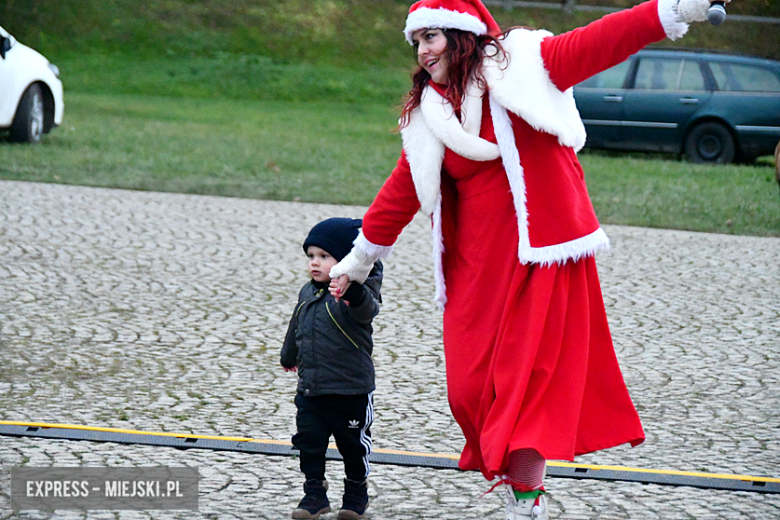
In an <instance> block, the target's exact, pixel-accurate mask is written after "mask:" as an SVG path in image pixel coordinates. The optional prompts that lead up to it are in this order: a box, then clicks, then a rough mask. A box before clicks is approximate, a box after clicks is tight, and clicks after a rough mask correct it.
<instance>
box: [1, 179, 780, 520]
mask: <svg viewBox="0 0 780 520" xmlns="http://www.w3.org/2000/svg"><path fill="white" fill-rule="evenodd" d="M364 209H365V208H361V207H345V206H331V205H318V204H301V203H284V202H267V201H253V200H238V199H228V198H218V197H203V196H189V195H176V194H162V193H141V192H130V191H118V190H105V189H91V188H81V187H65V186H55V185H44V184H33V183H21V182H0V420H12V421H35V422H52V423H75V424H82V425H93V426H104V427H114V428H128V429H138V430H146V431H174V432H191V433H195V434H208V435H224V436H248V437H253V438H260V439H280V440H289V438H290V435H291V434H292V432H293V431H294V405H293V402H292V397H293V392H294V389H295V383H296V381H295V376H294V375H292V374H288V373H285V372H283V371H282V370H281V369H280V368H278V351H279V348H280V345H281V340H282V337H283V334H284V331H285V327H286V322H287V319H288V314H289V312H290V311H291V309H292V307H293V306H294V303H295V298H296V294H297V291H298V289H299V287H300V285H301V284H302V283H304V281H305V271H304V256H303V253H302V250H301V248H300V243H301V241H302V240H303V238H304V237H305V235H306V232H307V231H308V229H309V228H310V226H312V225H313V224H314V223H316V222H317V221H319V220H320V219H323V218H326V217H330V216H352V217H359V216H361V215H362V213H363V211H364ZM606 230H607V233H608V234H609V235H610V237H611V238H612V243H613V247H612V249H611V250H609V251H607V252H604V253H601V254H599V256H598V261H599V266H600V273H601V276H602V282H603V291H604V295H605V300H606V304H607V312H608V315H609V319H610V323H611V326H612V330H613V333H614V339H615V344H616V349H617V353H618V356H619V359H620V362H621V365H622V367H623V370H624V374H625V377H626V381H627V384H628V387H629V389H630V391H631V394H632V396H633V398H634V400H635V402H636V405H637V408H638V410H639V412H640V415H641V416H642V419H643V422H644V426H645V429H646V433H647V442H646V443H645V444H644V445H642V446H640V447H637V448H634V449H630V448H624V447H620V448H616V449H613V450H608V451H605V452H600V453H596V454H592V455H589V456H587V457H582V458H580V459H578V462H583V463H591V464H616V465H625V466H633V467H643V468H652V469H675V470H683V471H705V472H714V473H741V474H750V475H758V476H770V477H780V381H779V379H780V239H777V238H755V237H734V236H726V235H713V234H702V233H688V232H677V231H662V230H652V229H643V228H630V227H619V226H609V227H607V228H606ZM429 248H430V246H429V236H428V225H427V223H426V221H425V219H424V218H422V217H418V218H416V219H415V220H414V221H413V223H412V224H411V225H410V226H409V227H408V228H407V230H406V231H404V233H403V234H402V236H401V238H400V240H399V243H398V245H397V247H396V253H395V254H394V255H393V257H392V258H391V259H389V260H388V261H387V262H386V282H385V285H384V291H383V293H384V298H385V304H384V306H383V309H382V312H381V314H380V316H379V318H378V319H377V321H376V329H377V333H376V344H377V346H376V349H375V359H376V365H377V378H378V389H377V392H376V410H377V413H378V421H377V422H376V424H375V426H374V427H373V428H372V431H373V433H374V436H375V446H376V447H378V448H387V449H403V450H409V451H418V452H437V453H458V452H459V451H460V448H461V446H462V443H463V439H462V437H461V434H460V432H459V430H458V427H457V425H456V424H455V423H454V421H453V420H452V418H451V416H450V413H449V410H448V407H447V402H446V390H445V384H444V362H443V356H442V351H441V317H440V315H439V313H438V311H436V310H435V307H434V305H433V304H432V303H431V300H432V297H433V284H432V274H431V268H430V262H429V258H430V253H429V251H430V249H429ZM159 464H163V465H170V466H176V465H188V466H197V467H199V468H200V472H201V475H202V476H203V478H204V480H203V481H202V482H201V495H200V510H199V512H198V513H196V514H193V513H182V512H121V513H120V512H96V511H93V512H89V513H78V512H57V513H45V512H23V513H19V512H12V511H10V510H9V509H8V506H9V497H8V493H9V479H8V475H9V473H8V468H9V467H10V466H19V465H21V466H50V465H56V466H67V465H78V466H150V465H159ZM0 465H2V473H0V520H4V519H8V518H31V519H32V518H36V519H37V518H51V519H55V518H56V519H65V518H67V519H75V518H88V519H102V518H111V519H114V518H120V519H136V518H139V519H147V518H152V519H168V518H196V519H212V518H213V519H223V518H225V519H232V518H236V519H255V518H257V519H272V520H276V519H281V518H288V517H289V513H290V511H291V510H292V509H293V508H294V506H295V504H296V503H297V501H298V499H299V498H300V494H301V478H300V475H299V473H298V470H297V465H296V460H295V459H293V458H288V457H266V456H250V455H243V454H234V453H225V452H209V451H205V450H188V451H177V450H174V449H170V448H151V447H142V446H122V445H116V444H94V443H88V442H67V441H47V440H40V439H13V438H8V437H5V438H3V437H0ZM328 471H329V475H330V479H331V482H332V489H333V492H332V493H331V498H332V499H334V500H333V501H334V502H336V504H339V503H340V500H339V498H340V492H341V489H342V487H341V484H340V474H341V472H340V467H339V464H337V463H335V462H332V463H329V464H328ZM488 487H489V486H488V485H487V483H486V482H485V481H484V480H483V479H482V477H481V476H480V475H479V474H477V473H465V472H457V471H444V470H438V471H437V470H428V469H421V468H401V467H393V466H379V465H375V466H374V467H373V472H372V477H371V485H370V494H371V496H372V499H373V502H372V505H371V508H370V509H369V511H370V513H371V518H373V519H376V520H379V519H400V518H411V519H416V518H426V519H428V518H430V519H460V520H470V519H474V520H476V519H491V518H492V519H500V518H502V512H503V507H502V504H501V500H500V497H499V495H498V493H493V494H491V495H488V496H486V497H484V498H480V495H481V494H482V493H483V492H484V491H486V490H487V489H488ZM548 488H549V491H550V493H549V496H550V499H551V510H552V515H551V517H552V518H557V519H572V520H575V519H576V520H585V519H600V520H601V519H629V518H630V519H663V520H670V519H680V520H683V519H684V520H691V519H701V520H711V519H715V518H740V519H777V518H780V496H778V495H761V494H756V493H737V492H728V491H711V490H697V489H692V488H685V487H678V488H675V487H660V486H653V485H641V484H629V483H598V482H593V481H577V480H568V479H550V481H549V482H548ZM326 518H335V515H332V516H330V517H326Z"/></svg>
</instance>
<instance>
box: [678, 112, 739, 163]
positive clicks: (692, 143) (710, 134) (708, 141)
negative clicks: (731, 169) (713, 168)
mask: <svg viewBox="0 0 780 520" xmlns="http://www.w3.org/2000/svg"><path fill="white" fill-rule="evenodd" d="M685 155H686V156H687V157H688V160H689V161H691V162H693V163H716V164H729V163H731V162H733V161H734V157H735V155H736V149H735V146H734V138H733V137H732V136H731V132H729V131H728V129H727V128H726V127H725V126H723V125H722V124H720V123H712V122H709V123H702V124H700V125H697V126H695V127H694V128H693V129H692V130H691V131H690V132H689V133H688V137H687V138H686V139H685Z"/></svg>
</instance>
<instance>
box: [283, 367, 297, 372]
mask: <svg viewBox="0 0 780 520" xmlns="http://www.w3.org/2000/svg"><path fill="white" fill-rule="evenodd" d="M282 368H283V369H284V371H285V372H297V371H298V367H292V368H287V367H282Z"/></svg>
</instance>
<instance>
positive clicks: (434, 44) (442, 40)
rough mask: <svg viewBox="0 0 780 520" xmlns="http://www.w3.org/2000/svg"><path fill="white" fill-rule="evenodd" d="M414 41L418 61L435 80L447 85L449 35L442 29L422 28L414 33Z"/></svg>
mask: <svg viewBox="0 0 780 520" xmlns="http://www.w3.org/2000/svg"><path fill="white" fill-rule="evenodd" d="M412 42H413V43H414V48H415V49H417V63H419V64H420V67H422V68H423V69H425V70H426V71H427V72H428V74H430V75H431V79H433V81H434V82H436V83H439V84H442V85H446V84H447V82H448V78H447V67H448V66H449V62H448V61H447V37H446V36H444V32H443V31H442V30H441V29H420V30H419V31H415V32H414V33H412Z"/></svg>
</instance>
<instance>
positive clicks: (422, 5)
mask: <svg viewBox="0 0 780 520" xmlns="http://www.w3.org/2000/svg"><path fill="white" fill-rule="evenodd" d="M420 29H460V30H461V31H467V32H471V33H474V34H476V35H477V36H481V35H483V34H490V35H491V36H498V35H500V34H501V28H500V27H499V26H498V24H497V23H496V21H495V20H494V19H493V16H492V15H491V14H490V12H489V11H488V10H487V7H485V4H483V3H482V2H481V0H420V1H419V2H416V3H414V4H413V5H412V7H410V8H409V16H407V17H406V27H405V28H404V35H406V41H408V42H409V45H412V34H413V33H414V32H415V31H419V30H420Z"/></svg>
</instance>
